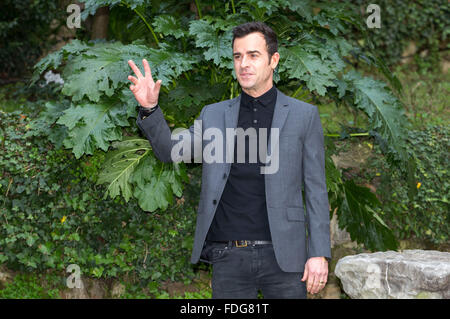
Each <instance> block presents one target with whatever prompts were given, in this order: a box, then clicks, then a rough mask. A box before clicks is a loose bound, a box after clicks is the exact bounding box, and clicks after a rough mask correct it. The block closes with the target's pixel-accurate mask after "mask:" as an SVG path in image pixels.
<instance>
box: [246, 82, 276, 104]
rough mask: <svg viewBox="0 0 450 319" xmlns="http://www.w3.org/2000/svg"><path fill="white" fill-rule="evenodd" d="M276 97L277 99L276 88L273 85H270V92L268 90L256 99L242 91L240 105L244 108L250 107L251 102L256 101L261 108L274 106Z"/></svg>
mask: <svg viewBox="0 0 450 319" xmlns="http://www.w3.org/2000/svg"><path fill="white" fill-rule="evenodd" d="M276 97H277V88H276V87H275V85H272V88H271V89H270V90H268V91H267V92H266V93H264V94H262V95H260V96H258V97H256V98H254V97H253V96H250V95H248V94H247V93H245V92H244V91H242V93H241V103H242V105H244V106H251V102H252V101H255V100H257V101H258V102H259V103H260V104H261V105H262V106H264V107H266V106H268V105H272V104H275V103H274V102H275V99H276Z"/></svg>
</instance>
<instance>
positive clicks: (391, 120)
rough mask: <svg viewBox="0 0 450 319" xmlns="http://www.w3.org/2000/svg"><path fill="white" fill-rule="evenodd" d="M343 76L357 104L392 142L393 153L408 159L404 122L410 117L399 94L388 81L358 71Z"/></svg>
mask: <svg viewBox="0 0 450 319" xmlns="http://www.w3.org/2000/svg"><path fill="white" fill-rule="evenodd" d="M343 80H344V81H346V82H347V84H348V87H349V89H350V91H352V92H353V99H354V104H355V105H356V106H357V107H358V108H359V109H361V110H363V111H364V112H365V113H366V114H367V116H368V117H369V122H370V129H371V130H373V131H376V132H377V133H378V134H379V136H380V137H381V138H382V139H383V141H384V142H385V143H386V145H389V149H390V152H391V153H392V155H396V156H397V157H398V158H399V159H400V160H402V161H403V162H406V161H407V155H406V149H405V145H406V142H405V136H406V131H405V126H406V125H407V123H408V121H407V118H406V116H405V114H404V110H403V109H402V108H401V105H400V103H399V102H398V100H397V98H396V97H395V96H394V95H393V94H392V93H391V92H390V91H389V90H388V89H387V87H386V84H385V83H383V82H380V81H377V80H374V79H371V78H369V77H363V76H362V75H361V74H359V73H358V72H356V71H353V70H352V71H350V72H348V73H347V74H345V75H344V76H343Z"/></svg>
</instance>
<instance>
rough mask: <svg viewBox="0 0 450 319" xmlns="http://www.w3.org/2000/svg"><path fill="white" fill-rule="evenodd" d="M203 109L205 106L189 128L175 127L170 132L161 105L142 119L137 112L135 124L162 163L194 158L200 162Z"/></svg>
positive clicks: (188, 160)
mask: <svg viewBox="0 0 450 319" xmlns="http://www.w3.org/2000/svg"><path fill="white" fill-rule="evenodd" d="M205 109H206V107H204V108H203V109H202V111H201V112H200V115H199V116H198V117H197V119H196V120H195V121H194V124H193V125H191V127H190V128H189V129H179V128H177V129H175V130H174V131H173V132H172V131H171V130H170V128H169V126H168V125H167V122H166V120H165V118H164V115H163V113H162V110H161V107H158V108H156V109H155V110H154V112H152V113H151V115H150V116H148V117H145V118H144V119H142V117H141V114H140V113H141V112H139V115H138V117H137V120H136V124H137V126H138V127H139V128H140V129H141V131H142V133H143V134H144V136H145V137H146V138H147V139H148V140H149V142H150V145H151V147H152V150H153V153H154V154H155V156H156V157H157V158H158V159H159V160H160V161H162V162H164V163H171V162H181V161H184V162H191V160H192V159H193V158H194V160H195V161H196V162H201V153H202V136H203V135H202V125H201V123H202V119H203V113H204V111H205ZM194 156H196V157H194Z"/></svg>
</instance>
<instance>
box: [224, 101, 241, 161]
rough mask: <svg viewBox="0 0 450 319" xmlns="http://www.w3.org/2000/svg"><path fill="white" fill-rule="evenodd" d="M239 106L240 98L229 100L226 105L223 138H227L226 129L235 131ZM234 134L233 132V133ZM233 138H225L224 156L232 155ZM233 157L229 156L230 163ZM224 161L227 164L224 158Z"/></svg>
mask: <svg viewBox="0 0 450 319" xmlns="http://www.w3.org/2000/svg"><path fill="white" fill-rule="evenodd" d="M240 105H241V96H240V95H239V96H238V97H236V98H234V99H232V100H230V103H229V104H228V107H227V109H226V110H225V130H224V132H223V133H224V136H227V132H226V130H227V128H232V129H233V130H235V129H236V127H237V123H238V118H239V109H240ZM233 132H234V131H233ZM234 140H235V139H234V138H231V139H230V138H226V153H225V156H226V154H229V156H231V155H232V154H234ZM233 158H234V157H233V156H231V158H230V161H233ZM225 161H227V162H228V159H227V158H225Z"/></svg>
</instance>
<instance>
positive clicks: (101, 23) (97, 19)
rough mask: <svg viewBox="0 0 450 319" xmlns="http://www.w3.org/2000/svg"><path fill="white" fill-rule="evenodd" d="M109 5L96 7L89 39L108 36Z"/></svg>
mask: <svg viewBox="0 0 450 319" xmlns="http://www.w3.org/2000/svg"><path fill="white" fill-rule="evenodd" d="M108 23H109V7H101V8H98V9H97V12H96V13H95V15H94V19H93V23H92V33H91V40H94V39H106V38H107V36H108Z"/></svg>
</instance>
